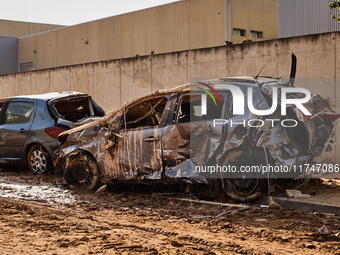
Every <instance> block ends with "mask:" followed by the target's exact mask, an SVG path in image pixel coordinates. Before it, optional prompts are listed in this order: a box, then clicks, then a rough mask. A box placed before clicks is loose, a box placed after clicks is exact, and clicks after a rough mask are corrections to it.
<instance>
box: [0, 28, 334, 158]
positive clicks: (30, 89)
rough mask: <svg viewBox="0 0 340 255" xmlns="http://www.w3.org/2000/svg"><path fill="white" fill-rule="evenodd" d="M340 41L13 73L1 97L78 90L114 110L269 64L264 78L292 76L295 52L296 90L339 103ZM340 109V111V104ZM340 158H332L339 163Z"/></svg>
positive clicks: (326, 38)
mask: <svg viewBox="0 0 340 255" xmlns="http://www.w3.org/2000/svg"><path fill="white" fill-rule="evenodd" d="M339 41H340V32H334V33H325V34H317V35H309V36H302V37H293V38H284V39H275V40H268V41H261V42H253V43H246V44H235V45H229V46H220V47H212V48H204V49H196V50H187V51H179V52H173V53H166V54H156V55H149V56H142V57H138V58H126V59H117V60H110V61H102V62H94V63H87V64H79V65H73V66H65V67H59V68H52V69H44V70H37V71H30V72H23V73H16V74H8V75H2V76H0V94H1V95H2V97H6V96H14V95H21V94H36V93H45V92H51V91H65V90H76V91H81V92H86V93H89V94H91V95H92V96H93V98H94V99H95V100H96V101H97V102H98V103H99V104H100V105H101V106H102V107H103V108H104V109H105V110H106V111H111V110H113V109H114V108H116V107H118V106H120V105H121V104H123V103H125V102H127V101H129V100H131V99H133V98H135V97H137V96H140V95H143V94H145V93H148V92H151V91H155V90H158V89H163V88H169V87H173V86H176V85H179V84H183V83H187V82H189V81H190V79H191V78H212V77H227V76H230V77H231V76H245V75H246V76H255V75H256V74H257V73H258V72H259V71H260V69H261V68H262V67H263V66H264V65H265V66H264V68H263V71H262V73H261V75H262V76H272V77H288V76H289V73H290V65H291V54H292V53H294V54H295V55H296V56H297V58H298V65H297V78H298V79H297V82H296V85H297V86H299V87H305V88H307V89H309V90H310V91H311V92H312V93H316V94H321V95H323V96H326V97H329V98H330V99H331V100H332V101H333V102H336V98H340V89H339V88H338V87H339V86H340V79H339V78H340V65H339V64H337V63H340V44H339ZM338 83H339V84H338ZM336 103H337V102H336ZM336 110H337V111H338V112H340V106H339V104H338V103H337V104H336ZM339 132H340V125H339V128H338V130H337V134H340V133H339ZM339 144H340V143H337V145H336V146H337V150H336V151H337V153H338V154H339V155H338V156H339V157H340V148H338V147H339ZM335 155H336V154H332V155H331V156H329V157H330V158H331V159H333V160H334V159H335Z"/></svg>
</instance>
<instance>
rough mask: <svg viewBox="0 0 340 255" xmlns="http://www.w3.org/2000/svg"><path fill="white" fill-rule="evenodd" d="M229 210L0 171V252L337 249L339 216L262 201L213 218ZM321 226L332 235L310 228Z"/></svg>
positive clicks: (143, 191)
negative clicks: (266, 204)
mask: <svg viewBox="0 0 340 255" xmlns="http://www.w3.org/2000/svg"><path fill="white" fill-rule="evenodd" d="M313 185H314V186H313ZM327 185H328V183H327V182H322V181H319V182H317V181H315V182H313V183H312V186H310V187H314V188H315V187H316V186H317V187H318V190H320V189H321V188H322V187H326V188H327ZM333 186H334V185H333ZM333 192H339V189H338V188H335V189H333ZM229 209H230V208H228V207H219V206H209V205H200V204H193V203H189V202H184V201H179V200H174V199H168V198H166V197H163V196H157V195H155V194H153V195H152V193H151V190H150V188H149V187H137V186H133V185H128V186H118V187H112V188H109V189H108V190H106V191H105V192H102V193H99V194H96V193H95V192H94V191H87V190H79V189H69V188H68V187H67V186H66V185H65V184H64V182H63V180H62V178H61V176H60V175H54V174H49V175H45V176H33V175H31V174H30V173H28V172H21V171H20V172H17V171H2V172H0V219H1V220H0V252H1V254H38V253H39V254H340V253H339V251H340V243H339V238H340V237H339V232H340V217H337V216H331V215H325V214H315V213H311V212H301V211H291V210H284V209H281V208H276V209H270V208H259V207H255V208H252V209H250V210H247V211H242V212H237V211H233V212H232V213H230V214H226V215H224V216H222V217H218V218H216V217H215V216H216V215H218V214H219V213H221V212H224V211H227V210H229ZM209 216H210V217H209ZM323 225H325V226H326V227H327V228H328V229H329V230H330V231H331V234H330V235H324V236H317V235H313V233H314V234H315V233H317V231H318V230H319V229H320V227H322V226H323Z"/></svg>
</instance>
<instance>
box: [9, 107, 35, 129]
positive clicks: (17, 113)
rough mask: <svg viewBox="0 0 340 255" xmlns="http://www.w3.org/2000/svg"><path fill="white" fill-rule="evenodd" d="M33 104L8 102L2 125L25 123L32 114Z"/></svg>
mask: <svg viewBox="0 0 340 255" xmlns="http://www.w3.org/2000/svg"><path fill="white" fill-rule="evenodd" d="M33 108H34V103H32V102H10V103H9V105H8V107H7V109H6V113H5V119H4V124H14V123H26V122H27V121H28V120H29V119H30V117H31V114H32V111H33Z"/></svg>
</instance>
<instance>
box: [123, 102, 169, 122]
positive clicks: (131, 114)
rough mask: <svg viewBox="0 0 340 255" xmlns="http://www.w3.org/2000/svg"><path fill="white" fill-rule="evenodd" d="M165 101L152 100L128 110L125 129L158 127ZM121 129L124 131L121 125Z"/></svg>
mask: <svg viewBox="0 0 340 255" xmlns="http://www.w3.org/2000/svg"><path fill="white" fill-rule="evenodd" d="M166 102H167V99H166V97H160V98H153V99H151V100H147V101H144V102H142V103H139V104H137V105H135V106H132V107H131V108H129V109H128V111H127V113H126V129H133V128H138V127H150V126H159V123H160V120H161V117H162V114H163V111H164V108H165V105H166ZM121 129H125V125H124V124H123V125H122V127H121Z"/></svg>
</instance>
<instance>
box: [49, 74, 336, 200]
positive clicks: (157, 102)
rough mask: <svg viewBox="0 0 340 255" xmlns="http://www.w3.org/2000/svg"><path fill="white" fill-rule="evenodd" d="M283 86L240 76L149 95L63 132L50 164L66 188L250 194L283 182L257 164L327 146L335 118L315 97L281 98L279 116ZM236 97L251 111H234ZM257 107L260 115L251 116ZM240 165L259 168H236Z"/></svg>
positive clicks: (289, 162)
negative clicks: (176, 188)
mask: <svg viewBox="0 0 340 255" xmlns="http://www.w3.org/2000/svg"><path fill="white" fill-rule="evenodd" d="M284 88H288V89H289V88H293V84H292V83H291V82H285V81H283V80H282V79H274V78H259V77H255V78H253V77H241V78H220V79H210V80H204V81H198V82H195V83H192V84H186V85H182V86H178V87H175V88H173V89H166V90H161V91H156V92H154V93H150V94H148V95H145V96H143V97H140V98H137V99H135V100H133V101H131V102H129V103H127V104H125V105H123V106H121V107H120V108H118V109H117V110H115V111H113V112H111V113H109V114H107V115H106V116H105V117H103V118H101V119H100V120H98V121H96V122H93V123H90V124H87V125H83V126H80V127H76V128H74V129H72V130H68V131H65V132H63V133H61V134H60V135H59V137H58V139H59V141H60V146H61V149H60V150H59V152H58V154H59V157H58V160H57V161H56V162H55V165H56V166H57V167H58V168H59V169H61V170H62V171H63V173H64V178H65V180H66V182H67V183H68V184H70V185H71V184H72V185H85V186H86V187H87V188H88V189H95V188H97V187H98V185H100V183H103V184H114V183H118V182H122V181H129V182H149V183H159V182H161V183H174V182H178V181H181V182H187V183H207V184H209V183H216V182H220V183H221V186H222V187H223V189H224V191H225V192H226V193H227V194H228V195H229V196H230V197H232V198H233V199H235V200H238V201H243V202H247V201H252V200H255V199H257V198H259V197H261V196H262V195H263V194H265V193H266V192H267V191H268V183H269V181H268V180H270V182H271V183H272V182H273V181H274V180H275V178H286V176H283V175H280V173H269V171H263V169H261V168H262V167H265V166H266V167H267V168H268V167H270V166H272V167H275V166H281V167H282V166H295V167H297V166H298V167H299V166H300V164H302V163H304V162H311V161H312V160H314V159H315V158H318V157H319V156H320V155H321V154H322V153H323V152H324V151H326V150H330V149H331V147H330V145H329V144H330V143H331V141H330V139H331V137H332V136H333V135H334V129H335V120H336V118H338V117H339V115H336V114H334V113H332V111H331V109H330V106H329V104H327V103H325V102H326V101H325V100H323V99H322V98H321V97H320V96H318V95H313V96H312V95H311V98H310V100H308V102H305V101H306V100H300V101H297V102H303V103H296V104H295V105H294V104H291V103H289V102H291V101H287V102H288V103H287V102H286V103H285V109H286V113H285V115H282V113H281V108H282V107H281V106H282V102H281V99H282V98H283V95H282V94H283V91H286V90H285V89H284ZM274 92H275V94H276V95H274ZM241 94H243V98H242V96H240V95H241ZM303 96H306V95H303ZM301 97H302V95H301V93H296V92H295V91H294V89H293V90H287V91H286V92H285V98H287V99H299V98H301ZM302 98H303V97H302ZM241 99H242V100H243V102H248V103H249V102H250V104H251V105H252V107H249V105H248V107H246V104H244V105H245V106H244V108H243V109H242V107H241V108H240V107H239V105H240V100H241ZM276 102H278V103H277V105H275V107H274V106H273V105H274V103H276ZM236 108H237V109H236ZM301 109H302V110H303V111H302V112H301ZM306 109H308V110H307V111H308V112H309V113H310V115H305V114H304V113H306V111H305V110H306ZM251 110H252V111H251ZM238 111H239V112H238ZM261 111H263V112H264V113H266V114H265V115H260V114H254V112H255V113H256V112H257V113H260V112H261ZM246 166H256V167H258V168H257V171H256V169H255V171H251V172H242V171H240V169H242V167H246ZM260 167H261V168H260ZM245 173H246V174H245ZM290 173H291V175H290V177H291V178H296V177H297V176H298V174H299V173H298V171H296V172H294V171H291V172H290ZM284 174H286V173H284Z"/></svg>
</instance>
